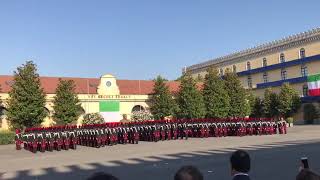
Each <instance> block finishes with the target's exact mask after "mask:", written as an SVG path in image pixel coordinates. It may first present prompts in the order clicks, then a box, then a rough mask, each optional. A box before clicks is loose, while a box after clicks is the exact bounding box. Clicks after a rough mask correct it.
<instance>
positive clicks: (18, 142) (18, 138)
mask: <svg viewBox="0 0 320 180" xmlns="http://www.w3.org/2000/svg"><path fill="white" fill-rule="evenodd" d="M15 141H16V150H21V144H22V135H21V132H20V129H16V136H15Z"/></svg>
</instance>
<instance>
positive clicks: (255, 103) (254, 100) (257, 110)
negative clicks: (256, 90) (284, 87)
mask: <svg viewBox="0 0 320 180" xmlns="http://www.w3.org/2000/svg"><path fill="white" fill-rule="evenodd" d="M247 99H248V101H249V105H250V113H249V114H250V117H263V104H262V100H261V98H260V97H258V96H254V95H253V93H252V92H251V91H247Z"/></svg>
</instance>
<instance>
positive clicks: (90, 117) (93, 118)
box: [82, 113, 104, 124]
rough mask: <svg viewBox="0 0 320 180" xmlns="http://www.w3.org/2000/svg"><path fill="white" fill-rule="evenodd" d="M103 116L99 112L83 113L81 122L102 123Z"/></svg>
mask: <svg viewBox="0 0 320 180" xmlns="http://www.w3.org/2000/svg"><path fill="white" fill-rule="evenodd" d="M102 123H104V118H103V117H102V116H101V114H100V113H88V114H86V115H84V117H83V122H82V124H102Z"/></svg>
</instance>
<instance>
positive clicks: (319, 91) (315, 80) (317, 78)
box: [308, 74, 320, 96]
mask: <svg viewBox="0 0 320 180" xmlns="http://www.w3.org/2000/svg"><path fill="white" fill-rule="evenodd" d="M308 90H309V96H320V74H316V75H311V76H308Z"/></svg>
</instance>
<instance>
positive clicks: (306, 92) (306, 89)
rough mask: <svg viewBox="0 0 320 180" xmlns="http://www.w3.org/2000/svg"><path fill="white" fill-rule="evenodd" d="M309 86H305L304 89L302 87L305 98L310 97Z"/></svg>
mask: <svg viewBox="0 0 320 180" xmlns="http://www.w3.org/2000/svg"><path fill="white" fill-rule="evenodd" d="M308 90H309V89H308V85H306V84H305V85H303V87H302V93H303V96H304V97H306V96H308Z"/></svg>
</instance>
